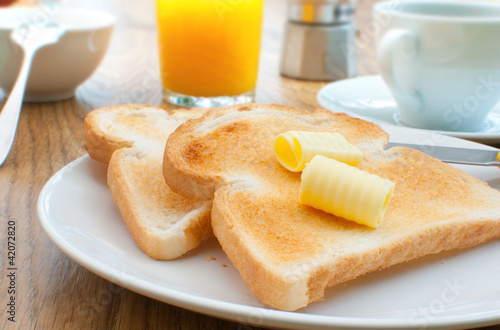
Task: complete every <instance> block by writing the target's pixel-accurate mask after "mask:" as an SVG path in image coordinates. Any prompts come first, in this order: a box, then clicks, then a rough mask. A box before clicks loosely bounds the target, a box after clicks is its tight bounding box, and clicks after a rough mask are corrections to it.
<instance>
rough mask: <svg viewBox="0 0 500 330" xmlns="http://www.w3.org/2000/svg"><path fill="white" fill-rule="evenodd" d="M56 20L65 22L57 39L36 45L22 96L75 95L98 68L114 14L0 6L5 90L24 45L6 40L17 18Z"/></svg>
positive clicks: (0, 80)
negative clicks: (62, 30)
mask: <svg viewBox="0 0 500 330" xmlns="http://www.w3.org/2000/svg"><path fill="white" fill-rule="evenodd" d="M48 21H54V22H57V23H59V24H61V25H62V26H64V27H65V28H66V33H65V34H64V35H63V37H62V38H61V40H60V41H59V42H58V43H56V44H53V45H49V46H46V47H44V48H42V49H40V50H39V51H38V52H37V53H36V55H35V57H34V59H33V64H32V66H31V70H30V76H29V79H28V83H27V86H26V91H25V96H24V100H25V101H28V102H47V101H57V100H63V99H67V98H70V97H73V96H74V94H75V90H76V88H77V87H78V86H79V85H80V84H82V83H83V82H84V81H85V80H87V79H88V78H89V77H90V76H91V75H92V74H93V73H94V72H95V70H96V69H97V67H98V66H99V64H100V63H101V60H102V59H103V57H104V54H105V53H106V50H107V48H108V45H109V41H110V39H111V35H112V32H113V28H114V25H115V21H116V20H115V18H114V17H113V16H112V15H109V14H107V13H103V12H97V11H89V10H81V9H78V10H76V9H75V10H74V9H66V8H58V9H55V10H52V11H46V10H44V9H43V8H42V7H40V8H37V7H34V8H8V9H0V88H1V89H2V90H3V91H4V93H6V94H8V93H9V91H10V90H11V88H12V86H13V84H14V82H15V80H16V78H17V75H18V73H19V70H20V67H21V61H22V51H21V49H20V48H19V47H18V46H17V45H15V44H14V43H13V42H12V41H11V40H10V37H9V36H10V33H11V31H12V30H13V29H15V28H16V27H17V26H19V25H20V24H23V23H24V24H29V25H30V26H33V27H34V28H36V25H39V24H41V23H45V22H48Z"/></svg>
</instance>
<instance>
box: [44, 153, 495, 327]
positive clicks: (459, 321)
mask: <svg viewBox="0 0 500 330" xmlns="http://www.w3.org/2000/svg"><path fill="white" fill-rule="evenodd" d="M87 162H95V163H96V164H101V165H103V166H105V165H104V164H102V163H98V162H97V161H95V160H93V159H92V158H90V156H89V155H88V154H86V155H83V156H81V157H79V158H78V159H76V160H74V161H72V162H71V163H69V164H67V165H66V166H64V167H63V168H62V169H60V170H58V171H57V172H56V173H55V174H54V175H53V176H52V177H51V178H50V179H49V180H48V181H47V182H46V184H45V185H44V186H43V188H42V190H41V192H40V195H39V198H38V201H37V214H38V218H39V222H40V224H41V226H42V228H43V230H44V231H45V233H46V234H47V235H48V237H49V238H50V240H51V241H52V242H53V243H54V244H55V245H56V246H57V247H58V248H59V249H60V250H61V251H62V252H63V253H64V254H65V255H66V256H68V257H69V258H70V259H72V260H73V261H75V262H76V263H78V264H79V265H81V266H82V267H84V268H85V269H87V270H89V271H91V272H92V273H94V274H96V275H97V276H99V277H102V278H104V279H106V280H108V281H110V282H112V283H114V284H116V285H119V286H121V287H123V288H126V289H128V290H131V291H134V292H136V293H138V294H141V295H144V296H147V297H149V298H152V299H155V300H158V301H161V302H164V303H167V304H171V305H174V306H177V307H180V308H184V309H187V310H191V311H194V312H197V313H201V314H205V315H209V316H212V317H217V318H221V319H226V320H230V321H232V322H239V323H242V324H251V325H254V326H267V327H285V328H289V329H302V328H303V327H304V326H307V327H308V328H309V329H336V328H338V329H355V328H356V329H361V328H362V329H416V328H421V325H420V326H417V325H415V326H411V325H409V322H408V320H405V319H394V318H389V317H383V318H370V317H362V318H356V317H345V316H326V315H319V314H309V313H301V312H300V310H299V311H297V312H286V311H280V310H275V309H272V308H264V307H256V306H249V305H245V304H237V303H233V302H226V301H220V300H217V299H212V298H209V297H202V296H198V295H195V294H190V293H187V292H180V291H177V290H175V289H173V288H168V287H162V286H159V285H157V284H155V283H148V282H147V281H146V280H144V279H141V278H137V277H135V276H133V275H131V274H126V273H123V271H120V270H118V269H115V268H114V267H113V266H110V265H106V264H104V263H103V262H102V261H100V260H96V259H93V258H91V257H89V256H87V255H85V254H84V253H82V252H81V251H78V250H77V249H75V248H73V247H72V246H71V245H70V244H68V243H67V242H66V241H65V240H64V239H63V238H62V237H60V233H58V232H57V230H56V229H55V228H54V227H53V226H51V224H50V222H51V220H50V217H49V212H50V211H49V209H48V207H47V206H49V205H50V198H51V195H50V193H49V191H50V189H51V188H52V186H54V185H57V184H60V183H61V181H64V180H63V179H64V178H63V177H64V176H65V175H66V174H67V173H68V171H70V170H76V171H78V170H80V166H87V165H85V164H86V163H87ZM256 312H257V313H259V314H258V315H261V316H262V318H260V319H259V320H257V321H252V320H251V319H250V317H249V315H251V314H252V313H256ZM242 316H247V317H248V319H247V320H246V321H242ZM498 322H500V311H499V313H498V314H497V315H489V316H487V317H483V318H481V319H477V318H476V319H470V320H466V319H465V320H464V319H463V318H462V316H457V315H452V316H445V317H440V318H437V319H435V320H433V321H432V322H429V323H428V324H426V329H447V328H455V327H457V326H488V325H493V324H498Z"/></svg>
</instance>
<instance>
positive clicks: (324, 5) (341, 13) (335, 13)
mask: <svg viewBox="0 0 500 330" xmlns="http://www.w3.org/2000/svg"><path fill="white" fill-rule="evenodd" d="M355 2H356V0H289V1H288V19H289V20H290V21H292V22H297V23H308V24H338V23H347V22H351V21H352V20H353V17H354V11H355Z"/></svg>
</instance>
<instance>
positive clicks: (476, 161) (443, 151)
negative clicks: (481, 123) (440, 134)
mask: <svg viewBox="0 0 500 330" xmlns="http://www.w3.org/2000/svg"><path fill="white" fill-rule="evenodd" d="M392 147H406V148H411V149H416V150H419V151H422V152H423V153H425V154H427V155H429V156H432V157H434V158H437V159H439V160H441V161H443V162H446V163H453V164H466V165H483V166H500V153H499V152H500V150H499V149H495V150H493V149H491V150H486V149H470V148H455V147H442V146H431V145H423V144H409V143H399V142H389V143H388V144H387V148H386V149H389V148H392Z"/></svg>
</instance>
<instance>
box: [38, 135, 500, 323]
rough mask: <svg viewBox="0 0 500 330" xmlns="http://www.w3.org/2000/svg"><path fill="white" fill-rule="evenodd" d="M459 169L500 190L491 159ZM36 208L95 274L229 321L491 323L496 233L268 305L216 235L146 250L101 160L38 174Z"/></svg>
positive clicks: (53, 234)
mask: <svg viewBox="0 0 500 330" xmlns="http://www.w3.org/2000/svg"><path fill="white" fill-rule="evenodd" d="M385 128H386V130H387V131H388V132H389V133H390V134H391V136H397V137H398V138H399V137H401V136H402V133H404V137H402V138H401V139H399V141H406V142H429V143H436V144H446V145H456V146H473V145H474V143H472V142H470V141H464V140H458V139H453V138H450V137H442V136H439V135H432V134H428V133H427V134H423V133H422V132H421V131H417V130H408V129H404V130H402V129H401V128H398V127H390V126H388V127H385ZM393 140H394V139H393ZM480 147H483V148H484V146H480ZM462 169H464V170H466V171H468V172H469V173H471V174H472V175H475V176H477V177H479V178H481V179H483V180H485V181H487V182H488V183H489V184H490V185H491V186H493V187H494V188H496V189H500V170H498V168H486V167H473V166H463V167H462ZM38 214H39V218H40V222H41V224H42V226H43V228H44V230H45V231H46V233H47V234H48V236H49V237H50V239H51V240H52V241H53V242H54V243H55V244H56V245H57V246H58V247H59V248H60V249H61V250H62V251H63V252H64V253H65V254H67V255H68V256H69V257H70V258H72V259H73V260H74V261H76V262H78V263H79V264H81V265H82V266H83V267H85V268H87V269H89V270H90V271H92V272H94V273H95V274H97V275H99V276H101V277H103V278H105V279H107V280H109V281H111V282H114V283H116V284H118V285H120V286H122V287H125V288H127V289H130V290H132V291H135V292H138V293H140V294H143V295H145V296H148V297H151V298H154V299H157V300H160V301H163V302H166V303H169V304H172V305H176V306H179V307H182V308H186V309H189V310H193V311H196V312H199V313H204V314H208V315H212V316H214V317H219V318H223V319H228V320H232V321H234V322H241V323H249V324H253V325H256V326H264V327H280V328H290V329H305V328H307V329H335V328H339V329H348V328H365V329H391V328H415V329H422V328H426V329H447V328H457V327H469V328H470V327H475V326H483V325H491V324H500V262H498V260H499V257H500V240H495V241H491V242H489V243H487V244H484V245H482V246H479V247H475V248H471V249H467V250H463V251H453V252H447V253H441V254H438V255H434V256H428V257H425V258H421V259H418V260H415V261H412V262H408V263H405V264H401V265H397V266H394V267H392V268H389V269H386V270H383V271H378V272H374V273H371V274H367V275H365V276H362V277H360V278H358V279H356V280H353V281H350V282H348V283H346V284H343V285H340V286H338V287H334V288H330V289H328V290H327V292H326V296H325V299H324V301H322V302H317V303H313V304H311V305H310V306H308V307H306V308H304V309H302V310H300V311H298V312H282V311H277V310H273V309H269V308H267V307H266V306H265V305H263V304H262V303H261V302H260V301H259V299H258V298H256V297H255V296H254V295H253V294H252V292H251V291H250V289H249V288H248V287H247V286H246V285H245V283H244V282H243V280H242V279H241V277H240V276H239V274H238V272H237V270H236V269H235V268H234V267H233V266H232V265H231V263H230V261H229V260H228V259H227V257H226V256H225V254H224V253H223V251H222V250H221V248H220V246H219V245H218V243H217V241H216V240H215V239H210V240H209V241H207V242H205V243H204V244H202V246H200V247H199V248H197V249H195V250H194V251H192V252H191V253H189V254H188V255H186V256H184V257H182V258H180V259H178V260H174V261H155V260H152V259H151V258H149V257H148V256H146V255H145V254H144V253H143V252H142V251H141V250H140V249H139V248H138V247H137V246H136V244H135V243H134V241H133V239H132V236H131V235H130V233H129V232H128V230H127V228H126V226H125V224H124V223H123V221H122V218H121V216H120V213H119V211H118V209H117V207H116V205H115V204H114V203H113V200H112V197H111V194H110V192H109V190H108V188H107V185H106V167H105V166H104V165H102V164H100V163H97V162H96V161H94V160H92V159H91V158H89V157H88V156H84V157H82V158H79V159H77V160H76V161H74V162H73V163H71V164H69V165H67V166H66V167H64V168H63V169H62V170H60V171H59V172H58V173H57V174H55V175H54V176H53V177H52V178H51V179H50V180H49V181H48V182H47V184H46V185H45V187H44V188H43V190H42V192H41V194H40V197H39V201H38ZM211 257H215V258H216V259H215V260H211Z"/></svg>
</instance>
